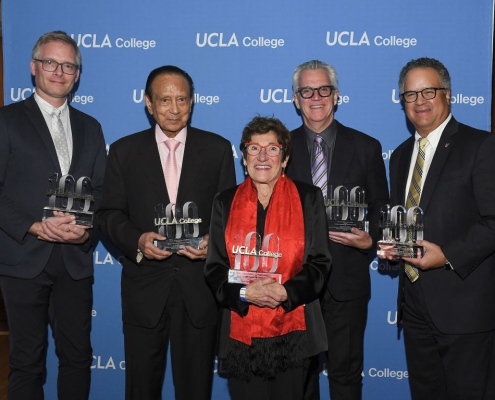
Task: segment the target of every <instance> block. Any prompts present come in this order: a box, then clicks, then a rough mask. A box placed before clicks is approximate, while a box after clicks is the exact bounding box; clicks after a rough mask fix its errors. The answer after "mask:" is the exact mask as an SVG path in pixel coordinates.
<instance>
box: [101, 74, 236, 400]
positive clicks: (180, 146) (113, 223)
mask: <svg viewBox="0 0 495 400" xmlns="http://www.w3.org/2000/svg"><path fill="white" fill-rule="evenodd" d="M193 93H194V87H193V82H192V79H191V77H190V76H189V75H188V74H187V73H186V72H185V71H183V70H182V69H180V68H177V67H175V66H170V65H169V66H164V67H160V68H157V69H155V70H154V71H152V72H151V73H150V75H149V76H148V80H147V82H146V89H145V99H146V107H147V109H148V112H149V113H150V114H151V115H153V117H154V119H155V120H156V125H155V126H153V127H152V128H150V129H147V130H145V131H142V132H138V133H136V134H133V135H130V136H127V137H124V138H122V139H120V140H118V141H116V142H115V143H113V144H112V145H111V147H110V152H109V158H108V168H107V171H106V175H105V189H104V193H103V204H102V207H101V210H100V213H99V215H98V217H99V222H100V228H101V229H102V231H103V233H104V234H105V235H106V236H107V237H108V238H109V239H110V241H111V242H112V243H113V244H114V245H115V246H116V247H117V248H118V249H119V250H120V251H122V252H123V253H124V256H125V258H124V260H123V270H122V314H123V315H122V317H123V320H124V342H125V360H126V399H128V400H129V399H133V400H142V399H147V400H153V399H161V392H162V384H163V379H164V374H165V364H166V357H167V348H168V344H169V342H170V352H171V357H172V372H173V379H174V386H175V398H176V399H179V400H180V399H182V400H191V399H198V400H199V399H210V397H211V388H212V380H213V367H214V352H215V342H216V332H217V317H218V309H217V306H216V304H215V299H214V297H213V295H212V293H211V291H210V289H209V288H208V286H207V285H206V281H205V278H204V272H203V268H204V260H205V259H206V251H207V247H208V240H209V237H208V231H209V225H210V217H211V209H212V203H213V198H214V196H215V194H216V193H218V192H220V191H222V190H225V189H227V188H229V187H231V186H235V183H236V182H235V171H234V161H233V154H232V147H231V144H230V142H228V141H227V140H225V139H224V138H222V137H220V136H219V135H216V134H214V133H211V132H206V131H202V130H199V129H196V128H193V127H191V126H189V125H188V122H189V118H190V115H191V108H192V105H193ZM191 201H192V202H194V203H195V204H196V206H197V210H198V216H199V217H200V218H201V220H202V221H201V223H200V224H199V236H203V238H204V239H203V241H202V242H201V243H200V244H199V249H195V248H193V247H186V248H184V249H182V250H179V251H177V253H172V252H170V251H167V250H160V249H159V248H158V247H157V246H155V245H154V241H155V240H163V239H165V237H163V236H161V235H159V234H158V233H157V227H156V226H155V225H154V221H155V219H156V218H157V214H156V211H155V207H156V206H157V205H158V204H163V206H166V205H167V204H175V206H174V207H175V208H176V209H177V208H181V207H183V206H184V204H185V203H187V202H191ZM186 229H187V228H186Z"/></svg>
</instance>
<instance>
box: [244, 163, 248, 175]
mask: <svg viewBox="0 0 495 400" xmlns="http://www.w3.org/2000/svg"><path fill="white" fill-rule="evenodd" d="M244 175H247V167H246V166H245V165H244Z"/></svg>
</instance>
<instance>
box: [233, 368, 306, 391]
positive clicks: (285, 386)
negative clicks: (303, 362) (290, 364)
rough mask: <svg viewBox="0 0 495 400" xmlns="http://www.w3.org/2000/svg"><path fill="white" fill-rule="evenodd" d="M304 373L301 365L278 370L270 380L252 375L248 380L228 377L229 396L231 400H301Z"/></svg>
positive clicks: (304, 369) (304, 370)
mask: <svg viewBox="0 0 495 400" xmlns="http://www.w3.org/2000/svg"><path fill="white" fill-rule="evenodd" d="M229 362H235V360H232V361H230V360H229ZM306 373H307V369H306V368H302V367H301V368H294V369H290V370H288V371H285V372H279V373H278V374H277V377H276V378H275V379H270V380H265V379H263V378H260V377H256V376H254V375H251V379H250V381H249V382H247V381H244V380H242V379H236V378H229V391H230V396H231V399H232V400H302V399H303V396H304V394H303V393H304V381H305V378H306Z"/></svg>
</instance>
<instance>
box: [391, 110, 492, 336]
mask: <svg viewBox="0 0 495 400" xmlns="http://www.w3.org/2000/svg"><path fill="white" fill-rule="evenodd" d="M413 147H414V137H411V138H409V139H408V140H406V141H405V142H404V143H402V144H401V145H400V146H399V147H398V148H397V149H396V150H395V151H394V152H393V154H392V157H391V160H390V185H391V186H390V187H391V202H392V205H397V204H399V205H404V204H405V191H406V181H407V177H408V173H409V167H410V164H411V156H412V151H413ZM494 154H495V136H493V135H492V134H490V133H488V132H484V131H480V130H477V129H474V128H471V127H469V126H467V125H463V124H460V123H458V122H457V121H456V120H455V119H454V118H452V119H451V120H450V121H449V123H448V124H447V126H446V127H445V129H444V131H443V133H442V136H441V138H440V142H439V143H438V147H437V149H436V151H435V155H434V157H433V160H432V163H431V166H430V169H429V171H428V175H427V177H426V180H425V182H424V185H423V191H422V194H421V200H420V204H419V206H420V207H421V208H422V209H423V211H424V213H425V230H424V238H425V240H428V241H429V242H433V243H435V244H437V245H439V246H440V247H441V248H442V251H443V252H444V254H445V256H446V257H447V259H448V260H449V262H450V263H451V264H452V266H453V268H454V270H447V269H445V268H436V269H431V270H428V271H420V272H419V274H420V277H419V279H420V282H421V288H422V291H423V294H424V297H425V301H426V306H427V307H428V312H429V314H430V316H431V318H432V321H433V323H434V324H435V326H436V327H437V328H438V329H439V330H440V331H441V332H442V333H446V334H464V333H473V332H482V331H487V330H493V329H495V307H494V304H495V178H494V174H495V156H494ZM403 288H404V269H403V268H401V272H400V281H399V296H398V310H399V311H400V310H401V305H402V303H403V291H404V289H403ZM399 320H400V315H399Z"/></svg>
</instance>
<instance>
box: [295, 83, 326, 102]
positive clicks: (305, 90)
mask: <svg viewBox="0 0 495 400" xmlns="http://www.w3.org/2000/svg"><path fill="white" fill-rule="evenodd" d="M315 90H316V91H318V94H319V95H320V97H329V96H331V95H332V93H333V91H334V90H335V87H334V86H332V85H323V86H320V87H317V88H314V87H311V86H304V87H302V88H299V89H297V93H299V95H300V96H301V97H302V98H303V99H310V98H311V97H313V96H314V94H315Z"/></svg>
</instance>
